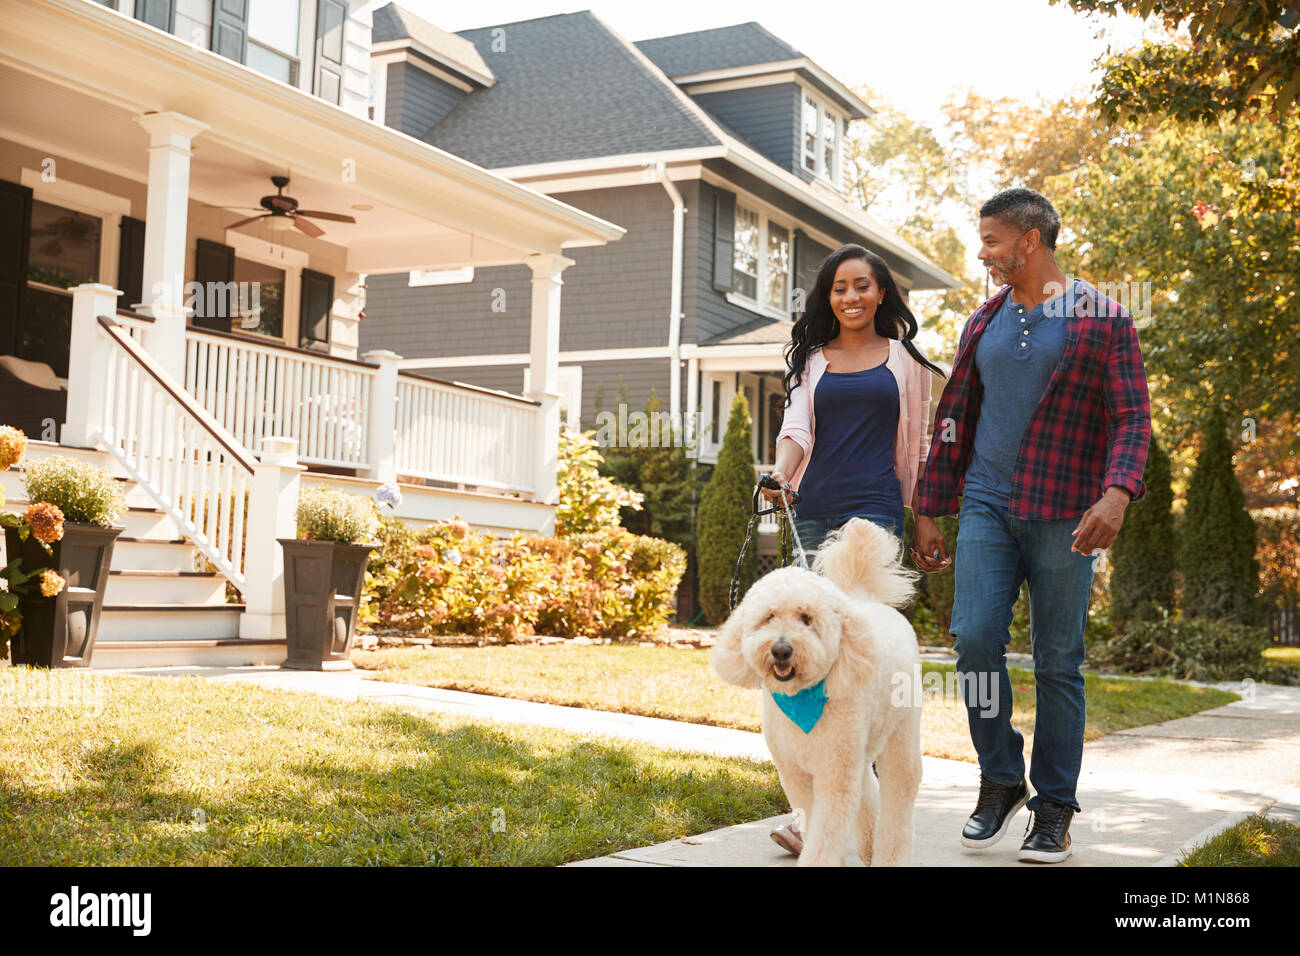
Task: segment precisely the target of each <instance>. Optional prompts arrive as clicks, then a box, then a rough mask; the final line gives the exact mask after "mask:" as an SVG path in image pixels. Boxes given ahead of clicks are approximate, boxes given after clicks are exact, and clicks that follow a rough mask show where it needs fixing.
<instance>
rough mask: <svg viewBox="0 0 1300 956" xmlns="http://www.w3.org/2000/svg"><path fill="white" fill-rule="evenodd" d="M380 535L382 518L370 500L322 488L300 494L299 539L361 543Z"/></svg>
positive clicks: (307, 490)
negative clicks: (376, 512)
mask: <svg viewBox="0 0 1300 956" xmlns="http://www.w3.org/2000/svg"><path fill="white" fill-rule="evenodd" d="M378 535H379V516H378V515H376V514H375V503H374V501H373V500H371V499H370V498H363V497H361V496H360V495H350V494H348V493H347V492H346V491H340V490H338V489H337V488H323V487H319V486H315V487H309V488H303V489H302V491H300V492H299V493H298V537H300V538H306V539H308V540H311V541H341V542H343V543H345V544H361V543H363V542H364V543H370V542H372V541H374V540H376V538H377V537H378Z"/></svg>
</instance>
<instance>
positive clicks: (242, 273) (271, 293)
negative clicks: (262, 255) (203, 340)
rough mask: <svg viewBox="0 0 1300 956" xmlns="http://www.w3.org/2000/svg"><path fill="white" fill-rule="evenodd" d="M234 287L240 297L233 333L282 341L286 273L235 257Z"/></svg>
mask: <svg viewBox="0 0 1300 956" xmlns="http://www.w3.org/2000/svg"><path fill="white" fill-rule="evenodd" d="M235 288H237V289H239V290H240V293H241V294H240V299H239V308H238V311H237V315H236V317H235V318H234V319H233V320H232V323H231V324H232V331H236V332H251V333H253V334H254V335H269V336H273V337H274V338H277V339H279V338H283V336H284V270H283V269H277V268H275V267H274V266H269V265H266V264H265V263H262V262H254V261H253V260H251V259H241V258H240V257H239V256H235ZM244 290H247V293H246V294H244Z"/></svg>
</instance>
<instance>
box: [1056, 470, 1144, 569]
mask: <svg viewBox="0 0 1300 956" xmlns="http://www.w3.org/2000/svg"><path fill="white" fill-rule="evenodd" d="M1132 497H1133V496H1132V495H1130V494H1129V493H1128V491H1127V490H1126V489H1124V488H1121V487H1119V486H1118V485H1111V486H1110V487H1109V488H1107V489H1106V493H1105V494H1104V495H1102V496H1101V500H1100V501H1098V502H1097V503H1096V504H1095V505H1093V506H1092V507H1091V508H1089V509H1088V510H1087V511H1085V512H1084V513H1083V517H1082V518H1080V519H1079V526H1078V527H1077V528H1075V529H1074V530H1073V531H1072V532H1070V533H1071V534H1073V535H1074V544H1072V545H1070V550H1071V551H1077V552H1079V553H1080V554H1089V555H1090V554H1092V553H1093V552H1094V551H1104V550H1105V549H1106V548H1109V547H1110V543H1111V542H1112V541H1114V540H1115V535H1117V534H1119V529H1120V528H1121V527H1122V526H1123V524H1124V509H1125V508H1127V507H1128V503H1129V500H1130V499H1131V498H1132Z"/></svg>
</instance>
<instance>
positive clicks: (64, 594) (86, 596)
mask: <svg viewBox="0 0 1300 956" xmlns="http://www.w3.org/2000/svg"><path fill="white" fill-rule="evenodd" d="M124 530H125V529H124V528H101V527H99V526H98V525H93V524H81V523H79V522H72V521H67V522H64V524H63V537H62V538H61V539H60V540H58V541H55V542H54V543H53V544H52V545H50V548H51V550H52V551H53V552H54V553H53V555H52V556H51V555H48V554H46V553H45V549H44V548H42V547H41V545H40V543H39V542H37V541H36V539H35V538H33V537H31V536H30V535H29V536H28V537H27V540H26V541H20V540H19V539H18V532H17V531H16V530H15V529H13V528H6V529H5V553H6V554H7V555H8V556H9V559H10V560H13V559H14V558H18V557H21V558H22V559H23V563H22V570H23V572H24V573H30V572H32V571H34V570H37V569H40V568H49V567H52V568H54V569H55V570H56V571H58V572H59V574H60V575H61V576H62V577H63V578H64V580H66V581H67V585H66V586H65V587H64V588H63V590H62V591H60V592H59V593H58V594H56V595H55V596H54V597H52V598H47V597H41V596H40V595H39V594H37V595H36V596H34V597H28V596H24V597H23V598H22V599H21V601H20V602H19V607H20V608H21V609H22V615H23V625H22V630H20V631H19V632H18V634H17V635H15V637H14V639H13V640H12V641H11V642H10V651H9V654H10V660H11V661H12V662H13V663H14V664H15V665H18V664H30V665H31V666H33V667H89V666H90V662H91V658H92V656H93V655H94V653H95V636H96V635H97V634H98V633H99V615H100V612H101V611H102V610H103V608H104V590H105V588H106V587H107V586H108V569H109V565H110V564H111V563H112V561H113V544H114V542H115V541H116V540H117V536H118V535H119V534H121V533H122V532H123V531H124Z"/></svg>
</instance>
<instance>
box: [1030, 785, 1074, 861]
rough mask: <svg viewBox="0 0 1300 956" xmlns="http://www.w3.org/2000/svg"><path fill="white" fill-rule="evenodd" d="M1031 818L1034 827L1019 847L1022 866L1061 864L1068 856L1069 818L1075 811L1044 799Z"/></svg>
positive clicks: (1033, 811)
mask: <svg viewBox="0 0 1300 956" xmlns="http://www.w3.org/2000/svg"><path fill="white" fill-rule="evenodd" d="M1030 812H1031V813H1033V815H1034V821H1033V828H1032V829H1029V828H1026V831H1027V832H1028V834H1029V835H1028V836H1026V837H1025V842H1024V843H1022V844H1021V845H1020V861H1021V862H1022V863H1060V862H1061V861H1062V860H1064V859H1065V858H1066V857H1068V856H1069V855H1070V819H1071V818H1072V817H1073V816H1074V808H1073V807H1067V806H1063V805H1062V804H1059V803H1053V802H1052V801H1050V800H1044V801H1043V803H1042V806H1040V807H1039V808H1038V809H1037V810H1032V811H1030Z"/></svg>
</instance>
